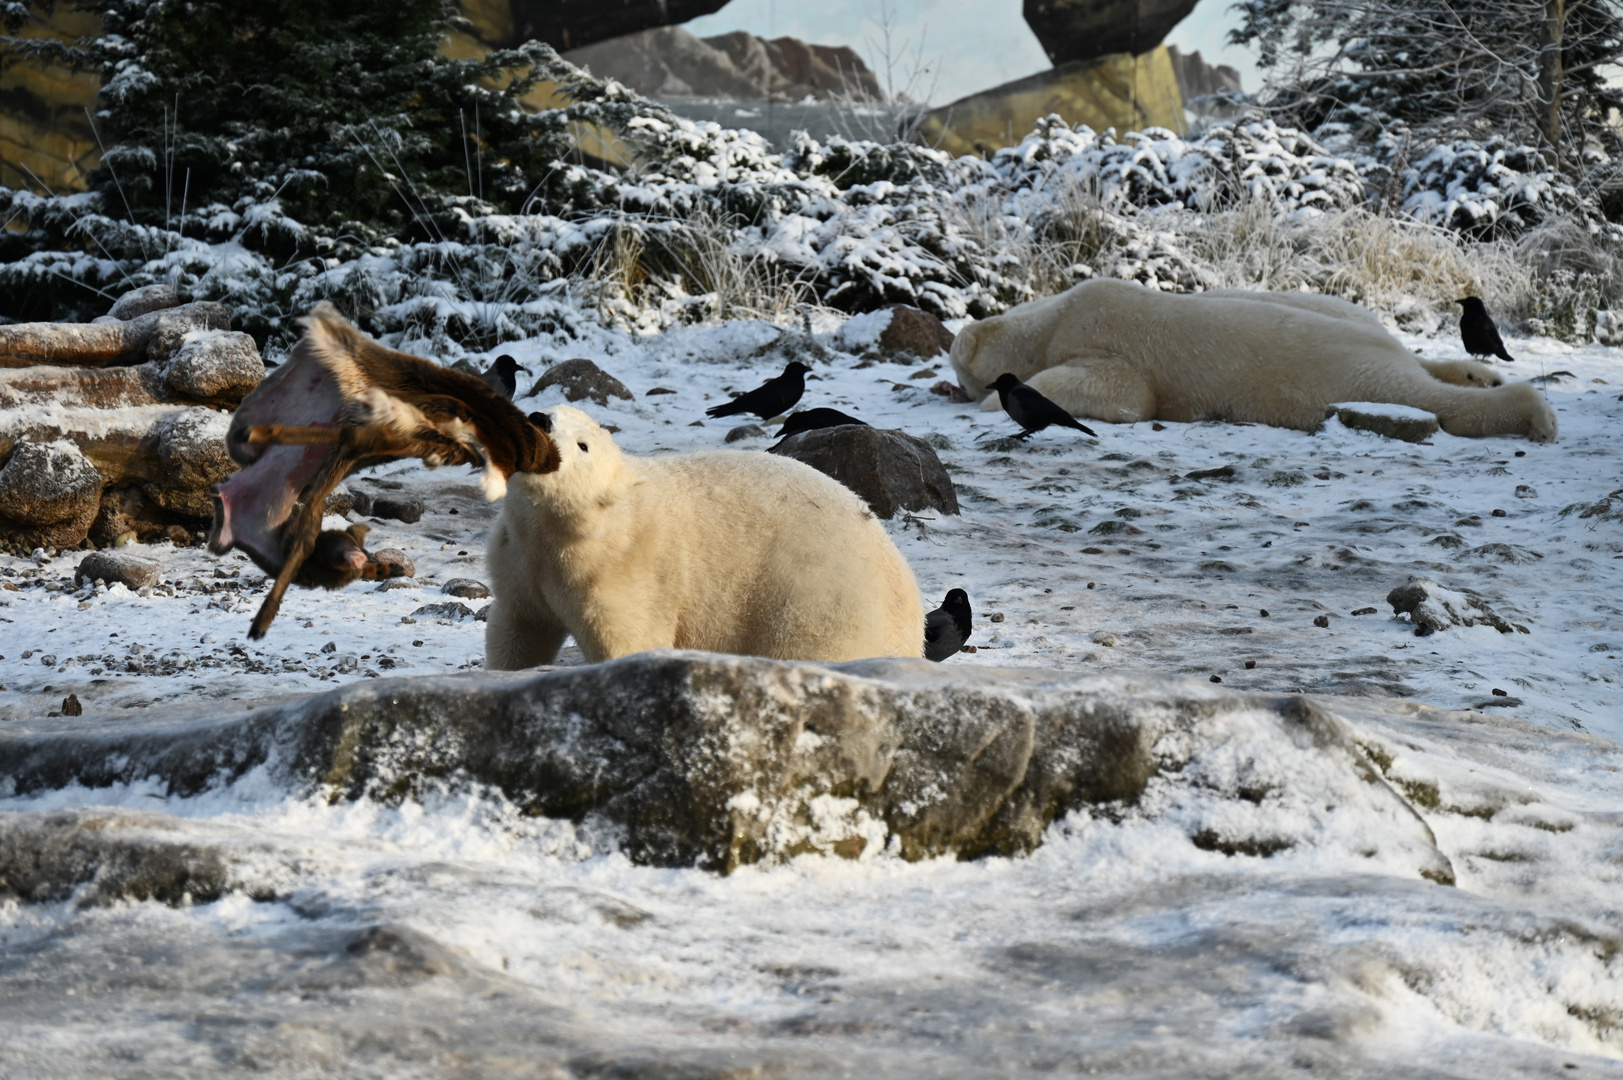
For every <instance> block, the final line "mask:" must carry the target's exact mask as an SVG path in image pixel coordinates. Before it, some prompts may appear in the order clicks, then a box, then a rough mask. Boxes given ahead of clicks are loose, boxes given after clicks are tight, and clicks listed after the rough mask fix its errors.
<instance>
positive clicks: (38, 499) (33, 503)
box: [0, 441, 104, 550]
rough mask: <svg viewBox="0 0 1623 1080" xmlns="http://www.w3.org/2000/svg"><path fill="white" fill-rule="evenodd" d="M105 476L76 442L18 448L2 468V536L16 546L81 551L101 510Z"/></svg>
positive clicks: (0, 522) (0, 490)
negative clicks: (80, 548)
mask: <svg viewBox="0 0 1623 1080" xmlns="http://www.w3.org/2000/svg"><path fill="white" fill-rule="evenodd" d="M103 483H104V481H103V479H102V475H101V472H100V471H99V470H98V469H97V468H96V466H95V465H94V464H93V463H92V462H91V461H90V459H89V458H87V457H85V455H84V454H83V453H82V452H81V451H80V450H79V448H78V447H77V446H75V445H74V444H73V443H71V442H66V441H56V442H49V443H40V442H24V443H18V444H17V446H16V447H15V449H13V450H12V453H11V457H10V458H9V459H8V460H7V461H6V463H5V466H4V467H0V535H4V536H5V537H6V538H7V540H8V541H9V543H10V545H11V546H13V547H18V546H20V547H22V548H23V549H25V550H27V549H32V548H35V547H56V548H71V547H77V546H78V545H79V544H80V543H81V542H83V540H84V539H85V537H86V536H87V535H89V533H90V526H91V525H92V524H93V523H94V522H95V520H96V512H97V511H98V510H99V509H100V507H101V490H102V486H103Z"/></svg>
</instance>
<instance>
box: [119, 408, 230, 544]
mask: <svg viewBox="0 0 1623 1080" xmlns="http://www.w3.org/2000/svg"><path fill="white" fill-rule="evenodd" d="M230 423H231V417H230V416H229V415H227V414H225V413H217V412H214V411H213V410H212V409H187V410H186V411H185V412H182V413H180V414H178V415H176V416H172V417H170V418H169V419H167V420H165V421H164V422H163V423H161V424H159V425H157V426H156V427H155V428H154V431H153V433H152V435H153V437H155V439H156V459H157V465H158V469H157V472H156V475H155V476H153V477H152V478H151V479H149V480H148V481H147V482H146V483H144V484H142V485H141V490H142V491H143V492H145V493H146V495H147V497H148V498H150V499H151V500H152V501H153V502H155V503H157V504H158V505H159V506H161V507H163V508H164V509H165V510H169V511H172V512H174V513H177V514H184V515H185V516H187V517H192V518H211V517H212V516H213V514H214V503H213V501H212V500H211V499H210V498H209V488H210V487H211V486H212V485H214V484H217V483H219V482H220V481H221V480H224V479H225V478H226V477H228V476H230V475H231V474H232V473H234V472H236V471H237V468H238V465H237V463H236V462H235V461H233V460H232V459H231V455H230V453H228V452H227V451H226V447H225V433H226V429H227V428H228V427H229V426H230Z"/></svg>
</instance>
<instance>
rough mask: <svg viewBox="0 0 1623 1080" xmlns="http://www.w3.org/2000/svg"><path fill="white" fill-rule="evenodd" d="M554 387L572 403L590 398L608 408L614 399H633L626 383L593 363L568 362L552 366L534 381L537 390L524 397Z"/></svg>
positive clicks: (584, 361) (586, 361) (582, 361)
mask: <svg viewBox="0 0 1623 1080" xmlns="http://www.w3.org/2000/svg"><path fill="white" fill-rule="evenodd" d="M551 386H557V387H560V388H561V389H562V390H563V392H564V397H565V398H566V399H567V400H569V401H583V400H587V399H590V400H591V401H592V402H594V403H596V404H598V405H601V406H607V405H608V403H609V398H611V397H617V398H620V399H622V400H624V401H630V400H632V397H631V391H630V390H627V389H626V385H625V383H623V382H621V381H620V380H619V379H616V378H615V377H614V376H613V375H610V374H609V373H608V372H606V371H604V370H603V369H602V368H600V367H598V366H597V365H596V364H594V363H592V362H591V361H590V360H565V361H563V362H562V363H558V364H554V365H552V366H551V367H549V368H547V370H546V371H544V372H542V373H541V377H540V378H539V379H537V380H535V386H534V388H533V389H531V390H530V392H529V393H528V394H526V395H525V396H526V397H534V396H535V395H536V394H539V393H541V391H543V390H545V389H547V388H548V387H551Z"/></svg>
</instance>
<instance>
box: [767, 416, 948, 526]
mask: <svg viewBox="0 0 1623 1080" xmlns="http://www.w3.org/2000/svg"><path fill="white" fill-rule="evenodd" d="M768 452H769V453H773V454H782V455H783V456H784V457H789V458H794V459H795V460H796V461H803V462H805V463H806V464H807V465H810V466H811V467H812V468H814V469H816V470H817V471H818V472H821V473H825V474H827V475H829V476H832V477H833V478H834V479H836V480H838V481H839V482H840V483H842V484H844V485H845V486H846V487H848V488H850V489H851V490H852V491H854V492H856V493H857V494H858V495H861V496H862V498H863V500H864V501H866V502H867V504H868V506H869V507H870V508H872V510H873V512H874V513H875V514H877V515H878V516H879V517H882V518H886V519H889V518H893V517H895V516H896V515H897V514H898V513H899V512H901V511H903V510H939V511H941V512H942V513H943V514H956V513H958V493H957V491H956V490H955V489H954V488H953V486H952V477H950V476H948V475H947V470H946V467H945V466H943V465H942V464H941V459H940V458H938V457H936V453H935V451H934V450H933V449H931V447H930V444H929V443H927V442H925V441H924V440H923V439H920V438H918V437H917V436H914V435H909V434H908V433H907V432H905V431H885V430H882V429H880V428H873V427H868V426H866V425H856V424H847V425H844V426H841V427H832V428H819V429H817V430H815V431H806V432H802V433H800V434H799V435H791V436H789V437H788V438H787V439H784V440H783V441H782V442H780V443H779V444H778V445H777V446H775V447H773V448H772V449H771V450H770V451H768Z"/></svg>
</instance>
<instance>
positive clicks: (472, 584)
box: [440, 577, 490, 600]
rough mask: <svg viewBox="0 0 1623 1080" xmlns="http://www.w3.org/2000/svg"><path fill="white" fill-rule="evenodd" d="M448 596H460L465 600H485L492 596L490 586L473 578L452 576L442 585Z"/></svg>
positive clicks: (442, 589)
mask: <svg viewBox="0 0 1623 1080" xmlns="http://www.w3.org/2000/svg"><path fill="white" fill-rule="evenodd" d="M440 592H442V593H444V594H445V595H446V596H460V597H461V598H462V599H464V600H484V599H486V598H488V597H489V596H490V586H489V585H486V584H485V583H484V582H482V581H475V580H473V578H465V577H458V578H452V579H451V580H450V581H447V582H446V583H445V584H444V585H441V586H440Z"/></svg>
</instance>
